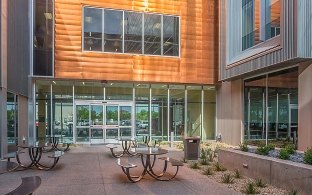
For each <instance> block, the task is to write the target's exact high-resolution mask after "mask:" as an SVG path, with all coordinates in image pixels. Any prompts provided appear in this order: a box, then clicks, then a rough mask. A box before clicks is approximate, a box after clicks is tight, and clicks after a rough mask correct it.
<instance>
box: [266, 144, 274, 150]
mask: <svg viewBox="0 0 312 195" xmlns="http://www.w3.org/2000/svg"><path fill="white" fill-rule="evenodd" d="M267 148H268V150H269V151H271V150H274V149H275V145H274V144H273V143H269V144H268V146H267Z"/></svg>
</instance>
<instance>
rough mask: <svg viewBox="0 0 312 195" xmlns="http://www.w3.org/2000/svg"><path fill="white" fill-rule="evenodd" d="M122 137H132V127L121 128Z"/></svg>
mask: <svg viewBox="0 0 312 195" xmlns="http://www.w3.org/2000/svg"><path fill="white" fill-rule="evenodd" d="M120 137H127V138H130V137H131V128H120Z"/></svg>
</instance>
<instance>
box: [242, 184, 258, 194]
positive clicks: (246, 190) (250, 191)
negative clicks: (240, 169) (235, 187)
mask: <svg viewBox="0 0 312 195" xmlns="http://www.w3.org/2000/svg"><path fill="white" fill-rule="evenodd" d="M242 192H243V193H245V194H257V193H258V191H257V189H256V187H255V184H254V183H253V182H249V183H247V185H246V186H245V187H244V189H243V190H242Z"/></svg>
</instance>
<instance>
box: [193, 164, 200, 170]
mask: <svg viewBox="0 0 312 195" xmlns="http://www.w3.org/2000/svg"><path fill="white" fill-rule="evenodd" d="M191 168H192V169H200V166H199V164H198V163H197V162H195V163H193V164H192V165H191Z"/></svg>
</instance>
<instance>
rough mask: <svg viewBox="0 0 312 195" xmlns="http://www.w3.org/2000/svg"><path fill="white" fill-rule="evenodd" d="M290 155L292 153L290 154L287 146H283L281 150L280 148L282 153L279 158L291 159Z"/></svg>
mask: <svg viewBox="0 0 312 195" xmlns="http://www.w3.org/2000/svg"><path fill="white" fill-rule="evenodd" d="M289 156H290V154H289V152H288V150H287V149H286V148H282V149H281V150H280V153H279V156H278V157H279V158H280V159H283V160H288V159H289Z"/></svg>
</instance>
